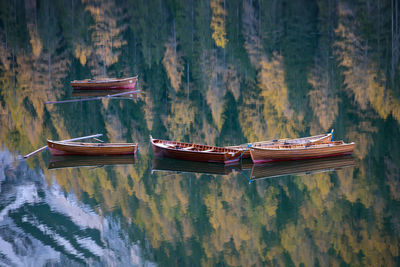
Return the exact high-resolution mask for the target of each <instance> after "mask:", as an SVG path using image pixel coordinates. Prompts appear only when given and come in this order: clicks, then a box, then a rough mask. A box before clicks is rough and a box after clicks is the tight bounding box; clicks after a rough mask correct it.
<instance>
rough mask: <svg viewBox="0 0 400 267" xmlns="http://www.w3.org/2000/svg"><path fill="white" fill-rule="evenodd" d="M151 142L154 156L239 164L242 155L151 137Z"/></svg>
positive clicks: (229, 150)
mask: <svg viewBox="0 0 400 267" xmlns="http://www.w3.org/2000/svg"><path fill="white" fill-rule="evenodd" d="M150 141H151V145H152V147H153V151H154V154H155V155H156V156H159V157H169V158H175V159H182V160H191V161H204V162H217V163H225V164H231V163H235V162H238V161H239V160H240V156H241V155H242V151H240V150H237V149H230V148H224V147H216V146H208V145H199V144H192V143H183V142H177V141H167V140H160V139H153V138H152V137H151V136H150Z"/></svg>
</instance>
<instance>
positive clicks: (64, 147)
mask: <svg viewBox="0 0 400 267" xmlns="http://www.w3.org/2000/svg"><path fill="white" fill-rule="evenodd" d="M47 146H48V148H49V150H50V154H51V155H53V156H59V155H93V156H94V155H97V156H101V155H130V154H135V153H136V150H137V147H138V144H136V143H81V142H65V141H52V140H47Z"/></svg>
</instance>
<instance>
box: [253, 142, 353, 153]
mask: <svg viewBox="0 0 400 267" xmlns="http://www.w3.org/2000/svg"><path fill="white" fill-rule="evenodd" d="M334 142H338V141H334ZM306 145H307V144H304V147H295V148H272V147H249V149H250V150H259V151H296V150H309V149H314V150H315V149H325V148H338V147H344V146H351V145H355V143H354V142H351V143H344V142H343V143H341V144H335V145H331V143H325V144H314V145H310V146H306Z"/></svg>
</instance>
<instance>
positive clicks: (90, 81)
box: [70, 76, 139, 85]
mask: <svg viewBox="0 0 400 267" xmlns="http://www.w3.org/2000/svg"><path fill="white" fill-rule="evenodd" d="M138 77H139V76H134V77H128V78H109V79H102V80H96V79H85V80H73V81H71V82H70V83H71V85H72V84H79V85H80V84H92V83H93V84H98V83H101V84H107V83H115V82H117V83H120V82H125V81H129V80H133V79H135V80H136V81H137V79H138Z"/></svg>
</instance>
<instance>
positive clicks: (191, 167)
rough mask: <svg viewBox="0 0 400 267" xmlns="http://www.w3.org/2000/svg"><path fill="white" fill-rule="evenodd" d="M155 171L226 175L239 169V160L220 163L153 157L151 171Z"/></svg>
mask: <svg viewBox="0 0 400 267" xmlns="http://www.w3.org/2000/svg"><path fill="white" fill-rule="evenodd" d="M156 171H169V172H177V173H203V174H215V175H228V174H231V173H234V172H237V171H241V165H240V163H239V162H238V163H237V164H230V165H226V164H222V163H213V162H199V161H188V160H180V159H173V158H165V157H155V158H154V159H153V168H152V173H153V172H156Z"/></svg>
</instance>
